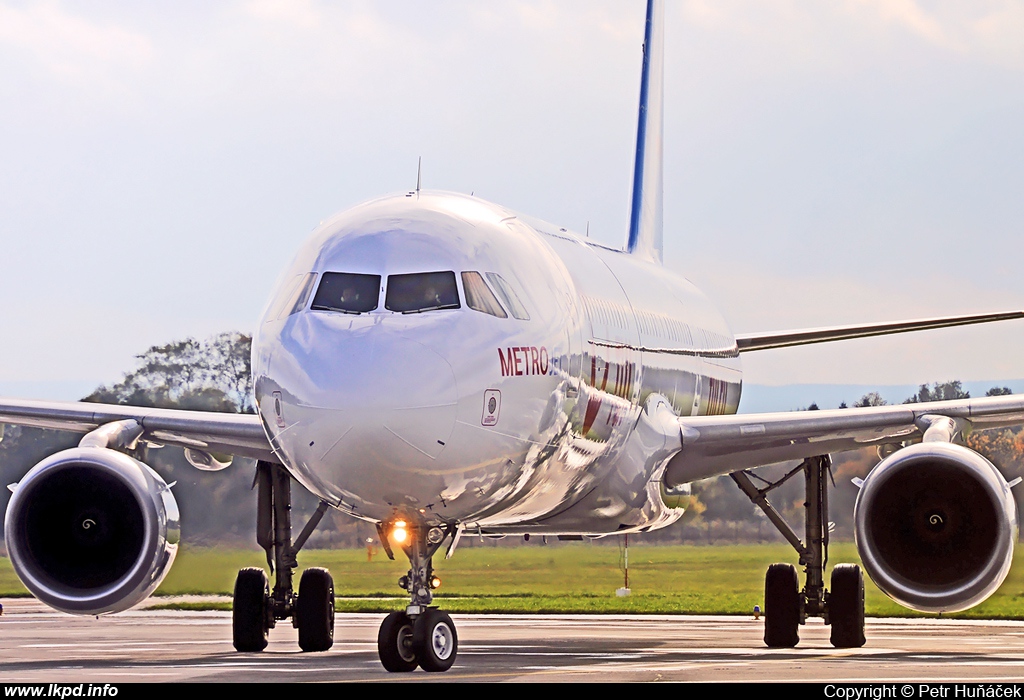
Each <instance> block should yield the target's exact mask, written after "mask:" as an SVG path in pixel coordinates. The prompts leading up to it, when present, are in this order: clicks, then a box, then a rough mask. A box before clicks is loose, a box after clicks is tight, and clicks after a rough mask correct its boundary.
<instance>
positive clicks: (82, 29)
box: [0, 2, 154, 84]
mask: <svg viewBox="0 0 1024 700" xmlns="http://www.w3.org/2000/svg"><path fill="white" fill-rule="evenodd" d="M0 47H7V48H8V49H14V50H15V51H18V52H22V53H24V54H27V55H29V56H31V57H32V58H33V59H34V60H35V61H36V62H38V64H39V65H41V66H43V67H44V68H45V69H46V70H47V71H49V72H51V73H52V74H54V75H56V76H58V77H60V78H62V79H65V80H71V81H88V82H100V83H108V84H109V83H116V82H117V81H118V78H117V73H118V72H120V71H122V70H124V69H129V70H135V69H137V68H138V67H140V66H143V65H145V64H148V63H149V62H150V61H151V60H152V58H153V55H154V50H153V45H152V43H151V41H150V40H149V38H148V37H147V36H145V35H144V34H141V33H139V32H137V31H134V30H132V29H129V28H126V27H124V26H121V25H117V24H112V23H100V22H95V21H90V20H87V19H84V18H82V17H79V16H76V15H73V14H71V13H70V12H68V11H66V10H65V9H64V8H62V7H61V6H60V5H59V4H57V3H54V2H46V3H42V4H37V5H29V6H27V7H25V8H17V7H12V6H10V5H0Z"/></svg>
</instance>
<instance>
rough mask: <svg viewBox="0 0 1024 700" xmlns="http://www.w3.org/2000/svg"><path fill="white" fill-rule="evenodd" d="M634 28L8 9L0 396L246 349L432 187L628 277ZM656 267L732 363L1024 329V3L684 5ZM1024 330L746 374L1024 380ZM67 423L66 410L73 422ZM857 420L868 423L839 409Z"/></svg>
mask: <svg viewBox="0 0 1024 700" xmlns="http://www.w3.org/2000/svg"><path fill="white" fill-rule="evenodd" d="M643 20H644V3H643V2H642V0H628V1H626V0H612V1H604V0H573V1H559V2H555V1H553V0H549V1H541V0H538V1H527V0H521V1H514V0H512V1H505V2H501V3H496V2H488V3H481V2H472V1H466V2H456V1H455V0H438V1H435V2H431V3H422V2H400V1H398V0H395V1H394V2H359V1H352V2H340V1H338V2H317V1H312V0H310V1H305V2H303V1H302V0H280V1H279V0H252V1H243V0H236V1H230V0H226V1H224V2H218V3H210V2H188V1H183V2H177V3H173V4H162V3H134V2H114V1H111V2H102V3H101V2H86V3H82V2H76V3H70V2H59V1H57V0H50V1H44V2H11V1H8V0H0V338H2V340H3V342H2V343H0V391H3V392H5V393H14V394H17V395H21V396H29V397H31V396H33V395H39V396H42V395H44V394H46V395H47V396H46V397H47V398H49V397H54V398H69V399H73V398H77V396H79V395H81V394H82V393H84V392H86V391H88V388H89V387H92V386H95V385H97V384H99V383H101V382H112V381H116V380H117V379H118V378H119V377H120V375H121V374H122V373H123V372H125V371H126V370H128V369H130V368H131V367H132V364H133V359H132V358H133V356H134V355H136V354H137V353H140V352H142V351H143V350H145V349H146V348H147V347H149V346H150V345H154V344H160V343H165V342H168V341H170V340H173V339H178V338H183V337H186V336H189V335H192V336H197V337H203V336H207V335H210V334H213V333H216V332H220V331H224V330H241V331H245V332H251V331H252V330H253V329H254V326H255V323H256V320H257V317H258V315H259V313H260V311H261V309H262V307H263V305H264V304H265V302H266V300H267V297H268V295H269V293H270V290H271V286H272V284H273V282H274V281H275V280H276V278H277V275H278V274H279V272H280V270H281V269H282V268H283V267H284V266H285V265H286V264H287V262H288V261H289V260H290V258H291V256H292V255H294V253H295V251H296V250H297V249H298V246H299V244H300V243H301V241H302V240H304V238H305V237H306V236H307V235H308V234H309V233H310V231H311V230H312V229H313V228H315V227H316V225H317V224H318V223H319V222H320V221H321V220H323V219H325V218H327V217H328V216H330V215H331V214H332V213H335V212H337V211H341V210H344V209H346V208H348V207H351V206H353V205H355V204H358V203H359V202H361V201H364V200H366V199H369V198H371V197H375V196H377V195H380V194H384V193H388V192H395V191H401V190H406V189H409V188H411V187H412V186H413V185H414V184H415V178H416V163H417V158H419V157H422V158H423V186H424V187H426V188H431V189H444V190H452V191H459V192H472V193H474V194H475V195H476V196H479V197H482V198H484V199H488V200H490V201H494V202H497V203H499V204H503V205H505V206H508V207H510V208H512V209H514V210H517V211H521V212H523V213H527V214H529V215H531V216H535V217H538V218H541V219H546V220H548V221H551V222H553V223H557V224H559V225H562V226H567V227H569V228H572V229H574V230H577V231H583V230H585V229H586V228H587V227H588V226H589V230H590V235H591V237H593V238H595V239H596V240H599V241H601V242H604V243H607V244H611V245H616V246H618V245H621V244H622V243H623V242H624V240H625V236H626V226H627V216H628V202H629V195H630V181H631V166H632V153H633V148H634V139H635V131H636V109H637V100H638V95H639V75H640V60H641V44H642V41H643ZM666 22H667V26H666V71H665V73H666V79H665V89H666V103H665V142H666V143H665V148H666V152H665V163H666V166H665V241H666V243H665V259H666V265H667V266H668V267H669V268H671V269H672V270H675V271H677V272H679V273H680V274H683V275H685V276H687V277H688V278H689V279H691V280H692V281H693V282H694V283H696V284H697V286H699V287H700V288H701V289H703V290H704V291H705V292H706V293H707V295H708V296H709V297H710V298H711V299H712V300H714V301H715V302H716V303H717V304H718V305H719V308H720V309H721V310H722V312H723V314H724V315H725V317H726V319H727V320H728V321H729V323H730V325H731V327H732V329H733V330H734V331H735V332H753V331H763V330H781V329H787V328H802V327H812V326H822V325H831V324H843V323H857V322H874V321H885V320H896V319H901V318H917V317H923V316H930V315H946V314H953V313H971V312H977V311H998V310H1006V309H1021V308H1024V275H1021V274H1020V267H1021V261H1022V259H1024V255H1022V254H1024V235H1022V234H1024V230H1022V229H1024V129H1022V127H1021V125H1022V124H1024V2H1007V1H992V2H988V1H985V0H979V1H977V2H966V1H965V2H944V1H941V0H940V1H931V2H924V1H918V0H836V1H834V2H827V3H823V2H820V0H808V1H806V2H800V1H797V0H788V1H787V0H777V1H770V0H715V1H714V2H712V1H711V0H707V1H702V0H670V2H668V3H667V12H666ZM1022 347H1024V322H1011V323H1004V324H996V325H993V326H990V327H984V328H981V327H972V328H967V329H957V330H946V331H932V332H928V333H923V334H917V335H903V336H895V337H891V338H883V339H870V340H860V341H848V342H844V343H836V344H831V345H827V346H826V345H817V346H810V347H806V348H798V349H785V350H773V351H766V352H760V353H753V354H749V355H746V356H745V357H744V367H745V378H746V381H747V382H750V383H754V384H762V385H783V384H793V383H830V384H890V385H892V384H915V383H919V382H929V381H938V380H947V379H954V378H956V379H962V380H964V381H968V380H988V379H992V380H1000V379H1004V380H1008V379H1016V378H1024V358H1022V356H1021V353H1020V351H1019V349H1020V348H1022ZM76 392H77V393H76ZM854 398H856V397H854Z"/></svg>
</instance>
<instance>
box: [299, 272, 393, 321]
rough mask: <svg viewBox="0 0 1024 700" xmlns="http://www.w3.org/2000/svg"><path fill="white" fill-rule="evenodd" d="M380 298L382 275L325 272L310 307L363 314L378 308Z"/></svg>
mask: <svg viewBox="0 0 1024 700" xmlns="http://www.w3.org/2000/svg"><path fill="white" fill-rule="evenodd" d="M379 299H380V275H356V274H352V273H349V272H325V273H324V274H323V277H322V279H321V280H320V286H319V287H317V290H316V296H315V297H313V305H312V306H311V307H310V308H311V309H312V310H313V311H341V312H343V313H347V314H361V313H364V312H366V311H373V310H374V309H376V308H377V304H378V301H379Z"/></svg>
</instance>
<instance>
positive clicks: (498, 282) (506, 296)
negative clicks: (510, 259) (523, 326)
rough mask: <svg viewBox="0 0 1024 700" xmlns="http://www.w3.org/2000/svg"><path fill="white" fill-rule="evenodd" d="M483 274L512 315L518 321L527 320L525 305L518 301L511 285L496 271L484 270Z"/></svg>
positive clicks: (517, 296) (528, 317)
mask: <svg viewBox="0 0 1024 700" xmlns="http://www.w3.org/2000/svg"><path fill="white" fill-rule="evenodd" d="M484 274H485V275H486V276H487V281H488V282H490V283H491V285H492V286H493V287H494V291H496V292H497V293H498V296H499V297H501V300H502V301H503V302H505V307H506V308H507V309H508V310H509V312H510V313H511V314H512V316H513V317H514V318H518V319H519V320H520V321H529V320H530V314H529V313H528V312H527V311H526V307H525V306H523V302H521V301H519V295H517V294H516V292H515V290H514V289H512V285H510V284H509V283H508V282H506V281H505V278H504V277H502V276H501V275H499V274H498V273H497V272H485V273H484Z"/></svg>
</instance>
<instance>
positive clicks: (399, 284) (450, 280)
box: [384, 271, 462, 314]
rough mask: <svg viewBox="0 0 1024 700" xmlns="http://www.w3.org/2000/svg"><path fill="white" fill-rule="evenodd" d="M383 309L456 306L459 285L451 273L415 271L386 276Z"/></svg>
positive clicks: (402, 310)
mask: <svg viewBox="0 0 1024 700" xmlns="http://www.w3.org/2000/svg"><path fill="white" fill-rule="evenodd" d="M384 308H386V309H387V310H388V311H398V312H400V313H406V314H411V313H420V312H422V311H435V310H437V309H459V308H462V305H461V304H460V303H459V288H458V286H457V285H456V283H455V273H454V272H450V271H449V272H418V273H414V274H411V275H388V292H387V296H386V297H385V298H384Z"/></svg>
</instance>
